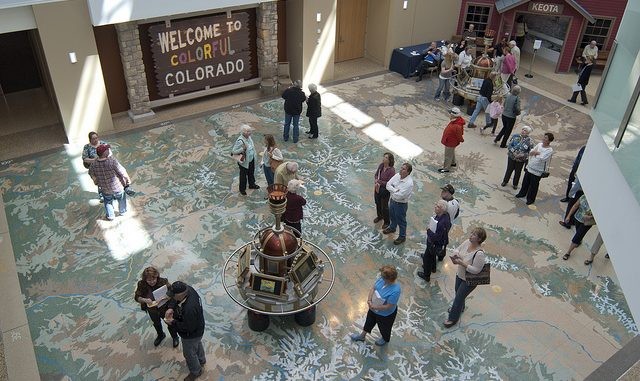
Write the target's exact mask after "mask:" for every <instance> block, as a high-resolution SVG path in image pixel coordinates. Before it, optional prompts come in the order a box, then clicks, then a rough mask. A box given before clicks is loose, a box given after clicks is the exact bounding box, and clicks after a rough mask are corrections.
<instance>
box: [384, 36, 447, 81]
mask: <svg viewBox="0 0 640 381" xmlns="http://www.w3.org/2000/svg"><path fill="white" fill-rule="evenodd" d="M437 43H438V47H440V46H442V42H441V41H437ZM429 45H431V43H430V42H428V43H426V44H420V45H411V46H405V47H402V48H395V49H393V53H391V62H389V70H391V71H395V72H396V73H400V74H402V75H403V76H404V77H405V78H407V77H408V76H409V74H411V73H413V72H414V71H415V70H416V67H418V64H419V63H420V61H421V60H422V53H423V52H424V51H425V50H427V48H428V47H429Z"/></svg>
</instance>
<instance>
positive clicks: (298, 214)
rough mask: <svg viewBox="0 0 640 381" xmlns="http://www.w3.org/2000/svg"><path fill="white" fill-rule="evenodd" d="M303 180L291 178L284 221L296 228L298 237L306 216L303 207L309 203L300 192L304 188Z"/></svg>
mask: <svg viewBox="0 0 640 381" xmlns="http://www.w3.org/2000/svg"><path fill="white" fill-rule="evenodd" d="M302 184H303V183H302V181H301V180H298V179H293V180H289V183H288V185H287V208H286V210H285V211H284V215H283V218H284V223H285V224H287V225H288V226H291V227H292V228H294V229H296V230H297V232H296V237H298V238H300V234H302V219H303V218H304V215H303V212H302V207H303V206H305V205H306V204H307V200H305V198H304V197H302V196H301V195H299V194H298V192H299V191H300V190H303V189H304V187H303V186H302Z"/></svg>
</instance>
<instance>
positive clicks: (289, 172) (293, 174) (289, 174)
mask: <svg viewBox="0 0 640 381" xmlns="http://www.w3.org/2000/svg"><path fill="white" fill-rule="evenodd" d="M293 179H298V180H300V177H298V163H296V162H295V161H285V162H284V163H282V164H280V165H279V166H278V168H276V171H275V176H274V178H273V182H274V183H275V184H282V185H288V184H289V181H291V180H293Z"/></svg>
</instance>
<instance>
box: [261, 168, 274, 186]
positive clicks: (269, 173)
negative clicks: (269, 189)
mask: <svg viewBox="0 0 640 381" xmlns="http://www.w3.org/2000/svg"><path fill="white" fill-rule="evenodd" d="M262 171H263V172H264V178H265V179H267V185H273V170H272V169H271V166H269V165H264V164H262Z"/></svg>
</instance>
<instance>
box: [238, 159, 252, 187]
mask: <svg viewBox="0 0 640 381" xmlns="http://www.w3.org/2000/svg"><path fill="white" fill-rule="evenodd" d="M238 168H240V186H239V189H240V192H244V191H245V190H247V179H249V186H250V187H254V186H255V185H256V177H255V175H254V172H255V171H256V167H255V160H251V162H250V163H249V168H245V167H243V166H241V165H240V164H238Z"/></svg>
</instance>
